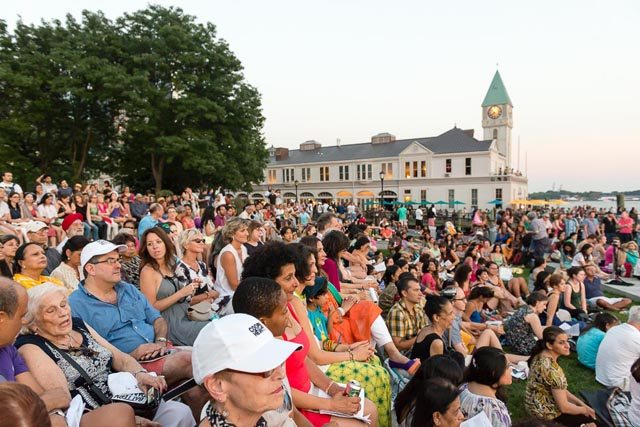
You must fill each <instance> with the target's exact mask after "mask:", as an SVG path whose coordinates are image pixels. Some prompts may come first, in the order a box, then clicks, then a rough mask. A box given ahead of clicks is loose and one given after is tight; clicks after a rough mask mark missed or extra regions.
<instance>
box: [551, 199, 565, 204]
mask: <svg viewBox="0 0 640 427" xmlns="http://www.w3.org/2000/svg"><path fill="white" fill-rule="evenodd" d="M549 204H550V205H566V204H567V202H565V201H564V200H562V199H555V200H549Z"/></svg>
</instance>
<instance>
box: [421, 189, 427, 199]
mask: <svg viewBox="0 0 640 427" xmlns="http://www.w3.org/2000/svg"><path fill="white" fill-rule="evenodd" d="M425 200H427V190H420V201H421V202H424V201H425Z"/></svg>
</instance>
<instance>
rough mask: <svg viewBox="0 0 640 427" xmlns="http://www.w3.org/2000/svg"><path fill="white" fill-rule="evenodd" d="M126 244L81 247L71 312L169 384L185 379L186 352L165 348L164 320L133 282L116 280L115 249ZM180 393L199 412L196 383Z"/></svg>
mask: <svg viewBox="0 0 640 427" xmlns="http://www.w3.org/2000/svg"><path fill="white" fill-rule="evenodd" d="M126 248H127V247H126V245H114V244H113V243H111V242H108V241H106V240H96V241H95V242H92V243H90V244H88V245H87V246H85V247H84V249H82V253H81V254H80V269H81V270H82V272H83V274H84V277H85V279H84V280H82V281H81V282H80V283H79V284H78V289H76V290H75V291H74V292H73V293H72V294H71V295H70V296H69V303H70V304H71V311H72V313H73V316H75V317H80V318H81V319H82V320H84V322H85V323H86V324H88V325H89V326H91V327H92V328H93V329H95V330H96V331H97V332H98V333H99V334H100V335H101V336H102V337H103V338H105V339H106V340H107V341H109V342H110V343H111V344H113V345H114V346H116V347H117V348H118V349H120V350H121V351H123V352H125V353H128V354H130V355H131V356H133V357H134V358H135V359H136V360H138V361H139V362H140V363H141V365H142V366H143V367H144V368H145V369H146V370H149V371H153V372H155V373H157V374H158V375H164V376H165V378H166V381H167V384H169V386H172V385H173V384H176V383H178V382H180V381H184V380H187V379H190V378H191V377H192V376H193V374H192V370H191V352H190V351H175V349H170V347H171V345H170V343H168V342H167V334H168V326H167V322H166V321H165V320H164V319H163V318H162V316H161V315H160V312H159V311H158V310H156V309H155V308H154V307H153V306H152V305H151V304H150V303H149V301H148V300H147V298H146V297H145V296H144V295H143V294H142V293H141V292H140V291H139V290H138V289H137V288H136V287H135V286H134V285H132V284H130V283H126V282H124V281H122V280H121V272H120V253H121V252H123V251H124V250H126ZM168 346H169V348H168ZM183 398H184V401H185V403H187V404H188V405H189V406H190V407H191V409H192V411H193V412H194V414H196V415H199V414H200V410H201V409H202V405H204V402H205V401H206V393H205V392H204V390H202V389H200V388H195V389H191V390H190V391H188V392H187V393H185V394H184V395H183ZM196 419H197V417H196Z"/></svg>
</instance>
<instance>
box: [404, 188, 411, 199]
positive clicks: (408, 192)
mask: <svg viewBox="0 0 640 427" xmlns="http://www.w3.org/2000/svg"><path fill="white" fill-rule="evenodd" d="M404 201H405V202H410V201H411V190H404Z"/></svg>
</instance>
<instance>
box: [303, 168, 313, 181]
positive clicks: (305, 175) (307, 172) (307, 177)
mask: <svg viewBox="0 0 640 427" xmlns="http://www.w3.org/2000/svg"><path fill="white" fill-rule="evenodd" d="M307 181H311V168H302V182H307Z"/></svg>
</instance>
